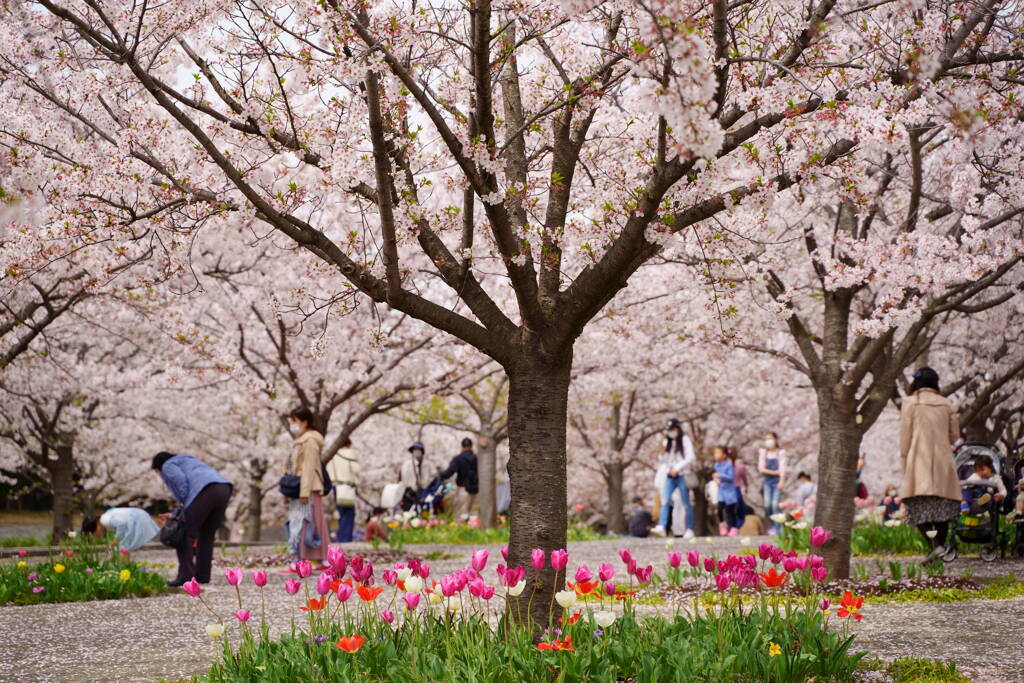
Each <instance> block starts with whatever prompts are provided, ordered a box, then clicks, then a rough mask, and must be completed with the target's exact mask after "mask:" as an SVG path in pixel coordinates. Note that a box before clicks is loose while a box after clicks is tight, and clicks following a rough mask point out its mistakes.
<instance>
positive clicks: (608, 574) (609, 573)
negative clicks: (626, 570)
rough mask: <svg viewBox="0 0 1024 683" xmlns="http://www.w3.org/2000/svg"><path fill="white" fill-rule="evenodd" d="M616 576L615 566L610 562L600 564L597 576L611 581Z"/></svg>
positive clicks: (602, 579)
mask: <svg viewBox="0 0 1024 683" xmlns="http://www.w3.org/2000/svg"><path fill="white" fill-rule="evenodd" d="M614 576H615V567H613V566H611V565H610V564H600V565H598V567H597V578H599V579H601V581H611V580H612V578H613V577H614Z"/></svg>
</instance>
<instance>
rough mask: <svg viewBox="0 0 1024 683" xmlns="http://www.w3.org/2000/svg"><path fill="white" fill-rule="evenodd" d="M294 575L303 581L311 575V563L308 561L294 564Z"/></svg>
mask: <svg viewBox="0 0 1024 683" xmlns="http://www.w3.org/2000/svg"><path fill="white" fill-rule="evenodd" d="M295 573H296V574H298V575H299V578H300V579H304V578H306V577H307V576H309V575H310V574H312V573H313V563H312V562H309V561H308V560H301V561H299V562H296V563H295Z"/></svg>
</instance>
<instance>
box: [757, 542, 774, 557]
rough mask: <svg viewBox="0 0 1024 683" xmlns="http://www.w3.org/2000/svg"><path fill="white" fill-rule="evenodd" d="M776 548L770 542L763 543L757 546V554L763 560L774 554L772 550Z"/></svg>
mask: <svg viewBox="0 0 1024 683" xmlns="http://www.w3.org/2000/svg"><path fill="white" fill-rule="evenodd" d="M774 549H775V546H773V545H770V544H768V543H762V544H761V545H759V546H757V556H758V557H760V558H761V559H762V560H767V559H768V558H769V557H771V556H772V550H774Z"/></svg>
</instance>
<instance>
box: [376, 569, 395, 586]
mask: <svg viewBox="0 0 1024 683" xmlns="http://www.w3.org/2000/svg"><path fill="white" fill-rule="evenodd" d="M380 578H381V579H382V580H383V581H384V583H386V584H387V585H389V586H394V585H395V584H396V583H398V572H396V571H395V570H394V569H385V570H384V571H383V572H381V574H380Z"/></svg>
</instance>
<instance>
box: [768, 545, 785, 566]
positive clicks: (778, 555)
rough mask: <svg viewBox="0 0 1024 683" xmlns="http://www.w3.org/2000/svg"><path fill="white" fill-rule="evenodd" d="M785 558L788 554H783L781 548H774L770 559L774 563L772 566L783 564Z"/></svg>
mask: <svg viewBox="0 0 1024 683" xmlns="http://www.w3.org/2000/svg"><path fill="white" fill-rule="evenodd" d="M785 556H786V554H785V553H784V552H782V550H780V549H779V548H772V552H771V558H770V559H771V561H772V564H778V563H779V562H782V559H783V558H784V557H785Z"/></svg>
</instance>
